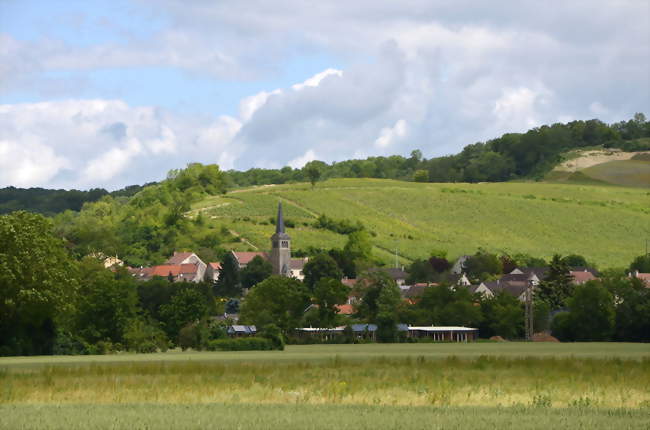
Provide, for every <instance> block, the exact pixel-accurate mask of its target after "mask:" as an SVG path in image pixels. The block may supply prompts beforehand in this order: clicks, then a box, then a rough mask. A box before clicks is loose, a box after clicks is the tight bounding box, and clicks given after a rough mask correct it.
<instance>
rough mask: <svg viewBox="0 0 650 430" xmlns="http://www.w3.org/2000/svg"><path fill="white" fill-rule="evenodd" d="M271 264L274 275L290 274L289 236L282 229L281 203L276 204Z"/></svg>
mask: <svg viewBox="0 0 650 430" xmlns="http://www.w3.org/2000/svg"><path fill="white" fill-rule="evenodd" d="M271 264H272V265H273V274H274V275H282V276H291V238H290V237H289V235H288V234H287V233H286V231H285V229H284V215H283V214H282V203H279V204H278V217H277V219H276V220H275V234H274V235H273V236H271Z"/></svg>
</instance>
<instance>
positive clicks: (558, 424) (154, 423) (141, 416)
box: [0, 404, 649, 430]
mask: <svg viewBox="0 0 650 430" xmlns="http://www.w3.org/2000/svg"><path fill="white" fill-rule="evenodd" d="M648 414H649V412H648V411H630V410H594V409H592V408H569V409H565V410H561V411H558V410H557V409H549V408H524V407H518V408H487V407H482V408H450V407H408V406H403V407H400V406H348V405H342V406H341V405H300V404H298V405H245V404H243V405H224V404H211V405H151V404H134V405H119V406H118V405H57V406H53V405H38V406H32V405H27V406H25V405H10V406H0V427H2V428H7V429H35V428H37V429H43V430H54V429H57V430H69V429H70V430H72V429H116V428H128V429H134V430H139V429H172V428H173V429H178V430H189V429H283V430H294V429H295V430H315V429H328V430H329V429H337V430H366V429H368V430H377V429H427V430H435V429H446V430H452V429H490V430H492V429H508V428H517V429H522V430H527V429H553V428H557V429H560V428H572V429H605V430H610V429H647V428H648V419H649V418H648Z"/></svg>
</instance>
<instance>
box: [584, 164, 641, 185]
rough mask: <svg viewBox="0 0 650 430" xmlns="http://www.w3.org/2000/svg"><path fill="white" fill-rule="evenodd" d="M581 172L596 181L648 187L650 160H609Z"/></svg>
mask: <svg viewBox="0 0 650 430" xmlns="http://www.w3.org/2000/svg"><path fill="white" fill-rule="evenodd" d="M582 173H583V174H584V175H586V176H588V177H590V178H593V179H595V180H598V181H603V182H608V183H610V184H616V185H625V186H630V187H644V188H650V161H646V160H624V161H610V162H607V163H602V164H598V165H597V166H592V167H589V168H587V169H584V170H582Z"/></svg>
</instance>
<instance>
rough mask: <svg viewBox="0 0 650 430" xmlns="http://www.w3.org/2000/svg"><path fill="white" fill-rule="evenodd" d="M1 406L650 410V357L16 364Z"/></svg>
mask: <svg viewBox="0 0 650 430" xmlns="http://www.w3.org/2000/svg"><path fill="white" fill-rule="evenodd" d="M0 378H1V379H0V384H1V385H2V389H1V390H0V403H8V404H65V403H96V404H113V403H120V404H121V403H140V402H143V401H146V402H148V403H165V404H197V403H201V404H202V403H224V404H240V403H254V404H287V403H291V404H310V405H316V404H347V405H393V406H425V405H428V406H477V407H478V406H481V407H484V406H490V407H498V406H519V407H524V406H543V407H575V406H588V407H595V408H647V407H650V388H649V387H650V359H648V358H644V359H641V360H623V359H619V358H616V359H589V358H571V357H566V358H548V357H547V358H536V357H522V358H507V357H495V356H479V357H478V358H474V359H461V358H458V357H456V356H450V357H447V358H445V359H432V358H427V357H424V356H414V357H411V356H409V357H402V358H390V357H375V358H370V359H367V360H350V359H343V358H340V357H338V356H335V357H334V358H331V359H328V360H326V361H322V362H296V361H290V362H275V363H264V362H244V363H239V362H137V363H124V364H90V365H83V366H45V367H40V368H16V369H11V370H10V371H5V372H3V373H2V374H0Z"/></svg>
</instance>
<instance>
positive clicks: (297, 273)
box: [231, 203, 307, 281]
mask: <svg viewBox="0 0 650 430" xmlns="http://www.w3.org/2000/svg"><path fill="white" fill-rule="evenodd" d="M231 252H232V255H233V257H235V261H237V264H238V265H239V269H240V270H241V269H243V268H244V267H246V266H247V265H248V263H250V262H251V260H252V259H253V258H255V257H257V256H259V257H261V258H263V259H265V260H267V261H269V262H270V263H271V265H272V266H273V274H274V275H282V276H287V277H292V278H296V279H299V280H301V281H302V280H303V278H304V277H305V276H304V274H303V268H304V266H305V263H306V262H307V258H291V237H290V236H289V235H288V234H287V232H286V230H285V226H284V214H283V212H282V203H278V215H277V218H276V221H275V233H274V234H273V235H272V236H271V252H268V253H267V252H237V251H231Z"/></svg>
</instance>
